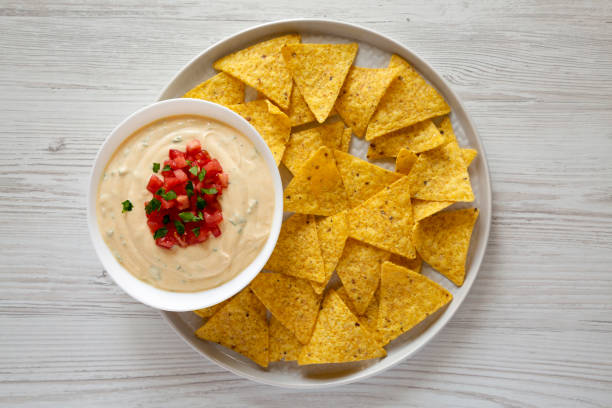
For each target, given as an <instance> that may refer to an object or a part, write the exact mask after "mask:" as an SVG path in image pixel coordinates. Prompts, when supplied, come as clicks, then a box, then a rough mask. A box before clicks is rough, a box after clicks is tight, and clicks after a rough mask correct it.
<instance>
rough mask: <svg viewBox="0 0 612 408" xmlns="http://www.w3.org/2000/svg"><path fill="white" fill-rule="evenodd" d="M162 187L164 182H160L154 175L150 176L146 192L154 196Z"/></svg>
mask: <svg viewBox="0 0 612 408" xmlns="http://www.w3.org/2000/svg"><path fill="white" fill-rule="evenodd" d="M163 185H164V182H163V181H162V179H160V178H159V177H157V176H156V175H155V174H152V175H151V178H150V179H149V183H148V184H147V190H149V191H150V192H151V193H153V194H155V193H156V192H157V190H159V189H160V188H161V187H162V186H163Z"/></svg>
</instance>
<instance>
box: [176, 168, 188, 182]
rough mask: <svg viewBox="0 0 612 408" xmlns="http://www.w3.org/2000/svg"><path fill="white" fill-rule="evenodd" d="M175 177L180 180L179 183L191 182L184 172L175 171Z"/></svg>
mask: <svg viewBox="0 0 612 408" xmlns="http://www.w3.org/2000/svg"><path fill="white" fill-rule="evenodd" d="M174 177H176V178H177V179H178V181H179V183H185V182H187V180H189V177H187V174H185V172H184V171H183V170H174Z"/></svg>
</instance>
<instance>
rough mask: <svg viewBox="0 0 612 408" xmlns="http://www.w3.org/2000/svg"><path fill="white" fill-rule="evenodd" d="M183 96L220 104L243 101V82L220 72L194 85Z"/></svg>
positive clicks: (233, 103)
mask: <svg viewBox="0 0 612 408" xmlns="http://www.w3.org/2000/svg"><path fill="white" fill-rule="evenodd" d="M183 98H195V99H204V100H207V101H210V102H214V103H218V104H220V105H235V104H237V103H242V102H244V83H242V82H240V81H239V80H238V79H236V78H234V77H233V76H231V75H228V74H226V73H225V72H220V73H218V74H217V75H215V76H214V77H212V78H209V79H207V80H206V81H204V82H202V83H201V84H200V85H198V86H196V87H195V88H193V89H192V90H190V91H189V92H187V93H186V94H185V95H183Z"/></svg>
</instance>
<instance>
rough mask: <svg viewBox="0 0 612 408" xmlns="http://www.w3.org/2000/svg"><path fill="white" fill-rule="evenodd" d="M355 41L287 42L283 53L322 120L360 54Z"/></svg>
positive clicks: (311, 108) (313, 109)
mask: <svg viewBox="0 0 612 408" xmlns="http://www.w3.org/2000/svg"><path fill="white" fill-rule="evenodd" d="M358 47H359V46H358V45H357V44H356V43H352V44H288V45H286V46H285V47H283V50H282V53H283V57H284V58H285V62H286V63H287V66H288V67H289V70H290V71H291V73H292V75H293V80H294V81H295V83H296V85H297V86H298V88H299V89H300V92H301V93H302V96H303V97H304V100H306V103H307V104H308V107H309V108H310V110H311V111H312V113H313V114H314V115H315V118H317V121H318V122H319V123H323V122H324V121H325V119H327V117H328V116H329V113H330V112H331V110H332V108H333V107H334V103H335V102H336V98H337V97H338V94H339V93H340V88H341V87H342V84H343V83H344V79H345V78H346V75H347V74H348V71H349V69H350V68H351V64H352V63H353V60H354V59H355V55H357V48H358Z"/></svg>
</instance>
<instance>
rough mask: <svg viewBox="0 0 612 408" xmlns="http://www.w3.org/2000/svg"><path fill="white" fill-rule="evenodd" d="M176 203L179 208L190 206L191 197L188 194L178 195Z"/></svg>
mask: <svg viewBox="0 0 612 408" xmlns="http://www.w3.org/2000/svg"><path fill="white" fill-rule="evenodd" d="M176 203H177V207H178V209H179V210H184V209H186V208H189V197H187V196H186V195H180V196H177V197H176Z"/></svg>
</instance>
